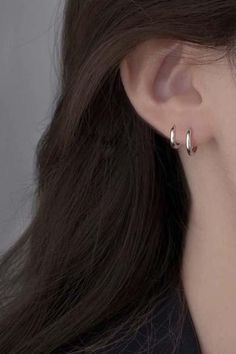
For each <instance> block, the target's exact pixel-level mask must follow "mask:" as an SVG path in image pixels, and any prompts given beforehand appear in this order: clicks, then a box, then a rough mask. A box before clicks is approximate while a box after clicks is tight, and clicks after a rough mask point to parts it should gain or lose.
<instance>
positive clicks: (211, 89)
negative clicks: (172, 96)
mask: <svg viewBox="0 0 236 354" xmlns="http://www.w3.org/2000/svg"><path fill="white" fill-rule="evenodd" d="M205 89H206V92H205V93H206V97H207V101H208V105H209V111H211V114H212V115H213V117H214V118H213V117H212V118H213V122H214V124H215V125H216V126H217V127H218V128H220V129H221V131H223V130H228V129H236V76H234V75H233V73H232V71H231V70H230V67H229V64H227V63H225V62H224V63H216V64H214V65H212V67H211V68H208V70H207V73H206V78H205ZM235 131H236V130H235Z"/></svg>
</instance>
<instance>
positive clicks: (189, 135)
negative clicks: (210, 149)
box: [170, 125, 197, 156]
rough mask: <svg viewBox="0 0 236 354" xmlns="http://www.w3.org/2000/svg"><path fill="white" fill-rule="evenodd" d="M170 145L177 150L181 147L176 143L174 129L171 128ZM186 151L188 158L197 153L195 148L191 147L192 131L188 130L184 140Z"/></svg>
mask: <svg viewBox="0 0 236 354" xmlns="http://www.w3.org/2000/svg"><path fill="white" fill-rule="evenodd" d="M170 145H171V147H172V148H173V149H179V147H180V146H181V144H180V143H178V142H177V141H176V127H175V125H173V127H172V128H171V130H170ZM185 145H186V149H187V152H188V155H189V156H192V155H193V154H194V153H195V152H196V151H197V146H193V144H192V129H191V128H189V129H188V130H187V133H186V140H185Z"/></svg>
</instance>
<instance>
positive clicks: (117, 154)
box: [0, 0, 236, 354]
mask: <svg viewBox="0 0 236 354" xmlns="http://www.w3.org/2000/svg"><path fill="white" fill-rule="evenodd" d="M64 6H65V8H64V12H63V30H62V34H61V44H62V45H61V52H60V54H61V55H60V59H61V60H60V65H61V66H60V70H61V71H60V82H59V87H58V94H57V97H56V106H55V108H54V109H53V117H52V119H51V121H50V123H49V124H48V125H47V127H46V129H45V131H44V133H43V135H42V137H41V138H40V140H39V142H38V145H37V148H36V152H35V154H36V159H35V180H36V187H35V193H34V198H33V203H32V220H31V221H30V224H29V225H28V226H27V228H26V229H25V230H24V232H23V234H22V235H21V237H20V238H19V239H18V240H17V241H16V242H15V243H14V244H13V245H12V246H11V247H9V249H8V250H7V251H6V252H5V253H4V255H2V257H1V263H0V281H1V283H0V286H1V287H0V290H1V291H0V299H1V311H0V313H1V320H0V352H1V353H11V354H18V353H31V354H34V353H54V352H55V353H58V352H59V351H58V350H59V348H61V347H63V345H66V344H68V343H73V341H74V342H75V347H74V350H76V351H74V353H91V352H92V351H95V350H98V349H101V348H103V349H104V350H105V349H107V348H108V346H109V345H111V344H112V343H114V342H115V339H114V338H115V334H117V333H121V330H122V329H124V328H128V332H127V331H126V332H125V334H124V333H123V336H127V333H128V334H129V335H131V334H132V333H135V331H136V330H137V328H139V327H140V326H141V325H142V323H143V321H145V319H146V318H147V314H148V313H150V311H151V310H152V309H153V308H154V307H155V306H156V305H157V304H159V305H160V304H161V303H162V301H163V299H165V297H166V295H167V293H168V291H169V289H171V288H173V287H178V286H179V285H181V277H180V270H181V261H182V254H183V249H184V240H185V235H186V230H187V227H188V221H189V213H190V209H191V195H190V190H189V186H188V184H187V181H186V178H185V174H184V170H183V168H182V164H181V161H180V158H179V155H178V153H177V152H176V151H175V150H173V149H172V148H171V147H170V144H169V140H168V139H166V138H165V137H164V136H162V135H161V134H159V133H158V132H157V131H156V130H155V129H154V128H153V127H151V126H150V125H149V124H148V123H147V122H145V121H144V119H143V118H142V117H140V116H139V115H138V114H137V112H136V111H135V109H134V108H133V106H132V105H131V103H130V101H129V99H128V97H127V95H126V93H125V90H124V87H123V85H122V81H121V78H120V72H119V64H120V62H121V60H122V59H123V58H124V57H125V56H126V55H127V54H128V53H129V52H130V51H131V50H132V49H133V48H135V47H136V46H137V45H138V44H140V43H141V42H143V41H145V40H148V39H150V38H153V37H155V38H161V39H163V38H169V39H173V40H180V41H185V42H188V43H189V44H192V45H196V46H200V47H201V48H202V47H205V48H207V49H209V48H211V49H213V50H218V49H219V48H220V50H221V52H222V51H223V52H224V53H225V54H226V55H227V58H229V59H234V48H235V37H236V35H235V32H236V21H235V14H236V5H235V0H227V1H221V0H198V1H196V0H182V1H181V0H171V1H162V0H116V1H111V0H67V1H65V5H64ZM230 62H231V60H230ZM107 324H109V325H108V326H107ZM98 328H103V329H104V331H103V332H101V333H99V335H96V333H97V332H96V330H97V329H98ZM119 338H122V336H120V337H119ZM76 340H77V341H76Z"/></svg>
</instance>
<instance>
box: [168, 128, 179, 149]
mask: <svg viewBox="0 0 236 354" xmlns="http://www.w3.org/2000/svg"><path fill="white" fill-rule="evenodd" d="M170 145H171V147H172V148H173V149H178V148H179V147H180V145H181V144H179V143H177V142H176V127H175V125H173V127H172V128H171V130H170Z"/></svg>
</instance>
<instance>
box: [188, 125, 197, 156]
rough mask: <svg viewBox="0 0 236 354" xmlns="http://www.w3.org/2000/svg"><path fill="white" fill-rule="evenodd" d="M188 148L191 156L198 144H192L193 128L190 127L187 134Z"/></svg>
mask: <svg viewBox="0 0 236 354" xmlns="http://www.w3.org/2000/svg"><path fill="white" fill-rule="evenodd" d="M186 149H187V152H188V154H189V156H192V155H193V154H194V153H195V152H196V151H197V146H194V147H193V146H192V130H191V128H189V129H188V130H187V134H186Z"/></svg>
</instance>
